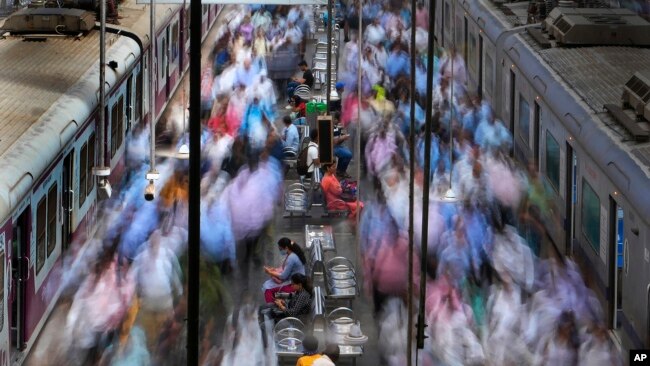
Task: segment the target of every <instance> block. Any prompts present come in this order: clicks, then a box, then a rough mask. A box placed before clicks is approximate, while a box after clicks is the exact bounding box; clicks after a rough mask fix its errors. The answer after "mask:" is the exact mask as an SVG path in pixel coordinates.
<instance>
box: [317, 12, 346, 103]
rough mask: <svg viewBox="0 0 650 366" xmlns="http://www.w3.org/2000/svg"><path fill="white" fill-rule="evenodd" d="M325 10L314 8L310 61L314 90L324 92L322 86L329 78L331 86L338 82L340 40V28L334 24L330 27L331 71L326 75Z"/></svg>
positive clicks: (326, 40)
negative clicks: (312, 53)
mask: <svg viewBox="0 0 650 366" xmlns="http://www.w3.org/2000/svg"><path fill="white" fill-rule="evenodd" d="M326 11H327V8H321V7H320V6H315V7H314V19H318V23H317V26H316V32H315V33H314V35H315V39H314V40H315V41H316V45H315V50H314V57H313V59H312V65H311V66H312V67H311V69H312V71H313V73H314V89H315V90H324V89H323V86H327V78H328V76H329V78H330V81H331V83H332V85H334V84H336V81H337V80H338V70H339V40H340V31H341V29H340V27H339V25H338V24H336V22H334V24H333V27H332V38H331V39H330V41H331V42H332V55H331V56H332V70H331V73H328V70H327V51H328V49H327V45H328V39H327V24H326V21H325V14H326Z"/></svg>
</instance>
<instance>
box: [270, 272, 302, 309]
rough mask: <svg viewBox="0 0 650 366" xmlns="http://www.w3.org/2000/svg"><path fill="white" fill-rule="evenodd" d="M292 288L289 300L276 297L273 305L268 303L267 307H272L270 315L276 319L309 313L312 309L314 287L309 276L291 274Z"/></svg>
mask: <svg viewBox="0 0 650 366" xmlns="http://www.w3.org/2000/svg"><path fill="white" fill-rule="evenodd" d="M291 288H292V290H293V292H292V293H291V296H290V297H289V299H288V301H286V300H282V299H276V300H275V302H274V304H273V305H270V304H267V305H265V307H266V308H269V307H270V308H271V309H272V310H271V312H270V316H271V317H272V318H273V319H274V320H279V319H282V318H286V317H297V316H300V315H305V314H309V312H310V311H311V298H312V296H313V288H312V286H311V283H310V280H309V277H307V276H304V275H301V274H300V273H295V274H294V275H293V276H291Z"/></svg>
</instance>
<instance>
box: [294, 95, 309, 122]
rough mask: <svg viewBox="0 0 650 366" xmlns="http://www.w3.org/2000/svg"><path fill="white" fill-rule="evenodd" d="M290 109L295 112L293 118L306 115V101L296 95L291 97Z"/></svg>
mask: <svg viewBox="0 0 650 366" xmlns="http://www.w3.org/2000/svg"><path fill="white" fill-rule="evenodd" d="M290 105H291V111H292V112H294V113H295V114H296V117H295V118H302V117H307V103H306V102H305V100H304V99H302V98H300V97H299V96H297V95H294V96H292V97H291V104H290Z"/></svg>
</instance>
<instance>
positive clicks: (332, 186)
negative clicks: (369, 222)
mask: <svg viewBox="0 0 650 366" xmlns="http://www.w3.org/2000/svg"><path fill="white" fill-rule="evenodd" d="M323 168H324V169H325V176H324V177H323V180H322V181H321V183H320V185H321V188H322V190H323V195H324V196H325V201H327V209H328V210H334V211H350V214H349V215H348V217H349V218H351V219H353V218H355V217H356V214H357V205H358V206H359V211H360V210H361V209H362V208H363V203H362V202H361V201H358V202H357V199H356V197H355V198H354V199H353V200H350V199H348V200H349V201H350V202H346V200H344V199H343V198H344V197H343V188H342V187H341V183H340V182H339V180H338V179H336V163H334V164H323ZM346 199H347V197H346Z"/></svg>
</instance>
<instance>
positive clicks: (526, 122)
mask: <svg viewBox="0 0 650 366" xmlns="http://www.w3.org/2000/svg"><path fill="white" fill-rule="evenodd" d="M519 135H520V136H521V138H523V139H524V141H526V145H528V140H529V139H530V105H529V104H528V101H527V100H526V98H524V96H523V95H521V94H519Z"/></svg>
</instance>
